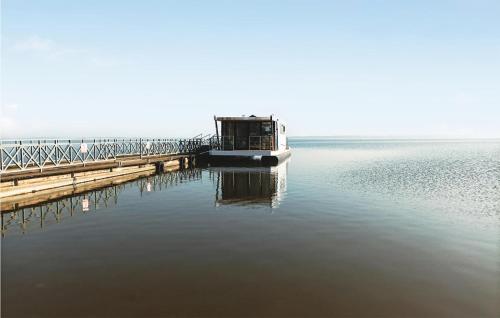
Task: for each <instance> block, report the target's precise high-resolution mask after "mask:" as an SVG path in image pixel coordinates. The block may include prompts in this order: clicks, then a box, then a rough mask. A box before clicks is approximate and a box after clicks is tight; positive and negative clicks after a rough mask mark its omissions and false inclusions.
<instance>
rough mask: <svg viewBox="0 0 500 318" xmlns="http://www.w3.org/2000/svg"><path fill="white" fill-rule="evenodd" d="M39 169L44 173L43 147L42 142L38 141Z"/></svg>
mask: <svg viewBox="0 0 500 318" xmlns="http://www.w3.org/2000/svg"><path fill="white" fill-rule="evenodd" d="M38 167H39V168H40V172H42V171H43V162H42V145H41V144H40V140H38Z"/></svg>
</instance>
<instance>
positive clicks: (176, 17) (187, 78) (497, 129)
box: [1, 0, 500, 138]
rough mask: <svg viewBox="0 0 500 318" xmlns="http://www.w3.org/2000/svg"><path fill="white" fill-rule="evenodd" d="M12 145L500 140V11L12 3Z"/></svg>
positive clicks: (7, 105)
mask: <svg viewBox="0 0 500 318" xmlns="http://www.w3.org/2000/svg"><path fill="white" fill-rule="evenodd" d="M1 14H2V16H1V17H2V65H1V66H2V114H1V126H2V130H1V134H2V138H12V137H28V136H60V137H80V136H158V137H175V136H192V135H196V134H198V133H200V132H206V133H208V132H212V131H213V129H214V128H213V127H214V125H213V120H212V116H213V115H214V114H217V115H242V114H245V115H250V114H256V115H268V114H271V113H274V114H276V115H278V116H279V117H281V118H283V119H285V120H287V122H288V123H289V130H288V131H289V133H290V134H291V135H295V136H299V135H303V136H304V135H309V136H312V135H314V136H318V135H363V136H444V137H500V18H499V16H500V1H486V0H484V1H481V0H479V1H437V0H435V1H251V0H248V1H124V0H121V1H50V0H45V1H23V0H4V1H2V13H1Z"/></svg>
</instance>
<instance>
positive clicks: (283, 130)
mask: <svg viewBox="0 0 500 318" xmlns="http://www.w3.org/2000/svg"><path fill="white" fill-rule="evenodd" d="M281 133H282V134H284V133H285V125H281Z"/></svg>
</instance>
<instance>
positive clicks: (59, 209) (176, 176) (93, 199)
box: [0, 169, 201, 236]
mask: <svg viewBox="0 0 500 318" xmlns="http://www.w3.org/2000/svg"><path fill="white" fill-rule="evenodd" d="M200 178H201V170H200V169H184V170H179V171H174V172H169V173H160V174H156V175H153V176H150V177H145V178H140V179H136V180H134V181H130V182H127V183H121V184H117V185H113V186H109V187H105V188H100V189H97V190H91V191H88V192H84V193H79V194H74V195H71V196H66V197H63V198H60V199H57V200H53V201H49V202H45V203H43V204H38V205H33V206H29V207H24V208H20V209H16V210H13V211H10V212H2V213H1V216H0V217H1V231H2V236H4V235H6V234H7V232H8V231H10V230H14V229H16V228H17V229H19V231H20V232H22V233H26V232H28V231H29V230H34V229H35V228H43V227H44V226H47V225H50V224H57V223H59V222H61V221H63V220H65V219H68V218H72V217H76V216H78V215H85V214H88V213H92V212H96V211H97V210H99V209H100V208H108V207H113V206H116V205H117V204H118V198H119V196H120V194H121V193H122V192H123V191H124V190H125V189H127V188H137V189H138V190H139V192H140V194H141V196H142V194H143V193H144V192H156V191H162V190H166V189H167V188H170V187H173V186H176V185H178V184H180V183H182V182H185V181H191V180H199V179H200Z"/></svg>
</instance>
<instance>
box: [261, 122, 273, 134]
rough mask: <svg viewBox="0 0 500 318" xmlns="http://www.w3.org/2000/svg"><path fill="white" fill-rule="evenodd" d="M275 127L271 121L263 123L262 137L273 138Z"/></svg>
mask: <svg viewBox="0 0 500 318" xmlns="http://www.w3.org/2000/svg"><path fill="white" fill-rule="evenodd" d="M272 134H273V126H272V124H271V122H270V121H263V122H262V136H272Z"/></svg>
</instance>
